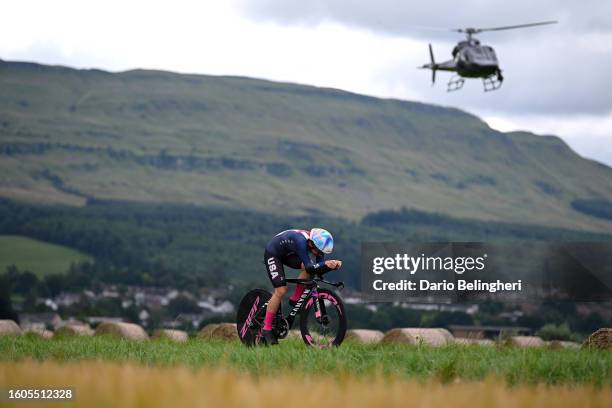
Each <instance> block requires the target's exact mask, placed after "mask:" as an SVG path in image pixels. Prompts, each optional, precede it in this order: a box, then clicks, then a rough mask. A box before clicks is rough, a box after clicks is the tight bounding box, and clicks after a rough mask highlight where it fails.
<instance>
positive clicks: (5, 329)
mask: <svg viewBox="0 0 612 408" xmlns="http://www.w3.org/2000/svg"><path fill="white" fill-rule="evenodd" d="M20 334H21V328H20V327H19V326H18V325H17V323H15V322H14V321H13V320H0V336H19V335H20Z"/></svg>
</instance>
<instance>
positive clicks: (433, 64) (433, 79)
mask: <svg viewBox="0 0 612 408" xmlns="http://www.w3.org/2000/svg"><path fill="white" fill-rule="evenodd" d="M429 59H430V61H431V64H430V65H429V68H431V84H432V85H433V84H435V83H436V70H437V69H438V65H437V64H436V59H435V58H434V53H433V47H432V46H431V44H429Z"/></svg>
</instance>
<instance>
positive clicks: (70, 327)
mask: <svg viewBox="0 0 612 408" xmlns="http://www.w3.org/2000/svg"><path fill="white" fill-rule="evenodd" d="M93 334H94V331H93V330H92V329H91V327H89V325H88V324H67V325H64V326H60V327H59V328H58V329H57V330H56V331H55V335H56V336H93Z"/></svg>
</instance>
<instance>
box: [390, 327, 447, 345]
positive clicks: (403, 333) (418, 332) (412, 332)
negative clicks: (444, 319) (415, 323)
mask: <svg viewBox="0 0 612 408" xmlns="http://www.w3.org/2000/svg"><path fill="white" fill-rule="evenodd" d="M382 343H405V344H413V345H421V344H425V345H428V346H434V347H440V346H446V345H448V344H452V343H453V335H452V334H450V333H449V332H448V330H446V329H421V328H403V329H391V330H389V331H388V332H387V333H385V336H384V337H383V339H382Z"/></svg>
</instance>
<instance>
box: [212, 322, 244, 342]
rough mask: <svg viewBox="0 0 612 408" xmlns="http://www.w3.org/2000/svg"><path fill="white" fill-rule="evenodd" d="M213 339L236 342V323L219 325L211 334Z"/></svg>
mask: <svg viewBox="0 0 612 408" xmlns="http://www.w3.org/2000/svg"><path fill="white" fill-rule="evenodd" d="M212 338H213V339H223V340H238V329H237V328H236V323H219V324H218V325H217V327H215V329H214V330H213V332H212Z"/></svg>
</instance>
